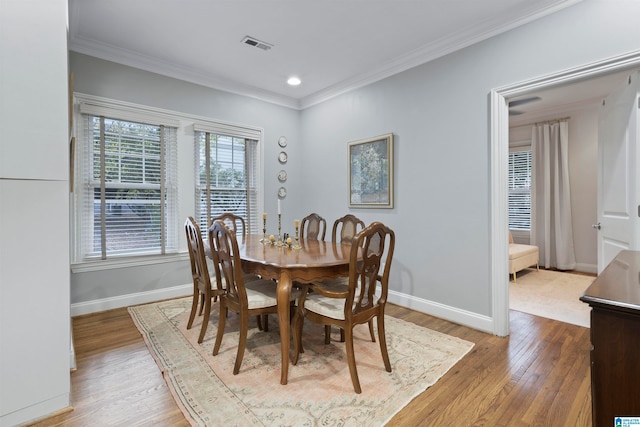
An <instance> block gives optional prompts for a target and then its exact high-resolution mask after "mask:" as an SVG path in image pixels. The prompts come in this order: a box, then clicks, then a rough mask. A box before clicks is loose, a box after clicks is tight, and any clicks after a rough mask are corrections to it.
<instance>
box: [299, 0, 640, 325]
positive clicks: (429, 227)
mask: <svg viewBox="0 0 640 427" xmlns="http://www.w3.org/2000/svg"><path fill="white" fill-rule="evenodd" d="M635 16H640V3H638V2H630V1H615V0H614V1H593V0H586V1H584V2H582V3H579V4H577V5H576V6H572V7H570V8H567V9H565V10H563V11H561V12H558V13H556V14H553V15H551V16H549V17H546V18H544V19H541V20H538V21H535V22H533V23H531V24H528V25H526V26H524V27H521V28H519V29H515V30H512V31H510V32H508V33H505V34H503V35H500V36H498V37H494V38H492V39H489V40H487V41H485V42H482V43H479V44H477V45H474V46H471V47H469V48H466V49H464V50H462V51H459V52H456V53H453V54H451V55H448V56H446V57H443V58H440V59H438V60H435V61H432V62H430V63H427V64H424V65H422V66H419V67H416V68H414V69H411V70H408V71H406V72H404V73H401V74H399V75H395V76H393V77H390V78H388V79H386V80H383V81H380V82H378V83H375V84H372V85H370V86H367V87H365V88H362V89H358V90H354V91H351V92H349V93H346V94H344V95H342V96H339V97H337V98H335V99H332V100H330V101H327V102H324V103H323V104H321V105H317V106H314V107H312V108H309V109H307V110H305V111H303V115H302V132H303V133H302V139H303V140H304V143H305V144H304V147H305V153H304V154H305V158H307V159H314V161H313V162H308V164H307V165H306V167H305V171H306V173H307V177H306V179H305V182H307V183H309V184H308V185H310V186H313V184H312V183H313V182H314V181H317V182H320V181H322V182H323V185H322V186H321V187H318V186H313V188H314V189H315V190H314V191H313V192H312V193H311V192H310V193H307V194H306V195H305V197H304V198H303V204H304V205H308V206H312V205H315V206H319V207H320V206H321V207H323V209H322V212H324V213H325V214H326V215H327V216H329V217H331V216H336V215H337V214H339V213H341V212H342V211H344V210H345V209H346V197H347V196H346V191H347V189H346V185H345V184H344V183H345V182H346V179H347V178H346V161H345V160H343V159H342V158H339V159H338V160H335V154H334V153H345V152H346V148H345V145H346V143H347V141H350V140H354V139H360V138H363V137H367V136H374V135H378V134H381V133H387V132H393V133H394V134H396V135H397V139H396V142H397V144H396V157H395V165H396V175H395V176H396V208H395V209H394V210H393V211H390V212H387V211H371V212H369V211H359V212H358V214H359V215H361V216H362V217H363V218H364V219H365V220H367V221H370V220H372V219H374V218H379V219H382V220H383V221H385V222H387V223H388V225H390V226H391V227H392V228H393V229H394V230H395V231H396V233H397V236H398V242H399V243H398V245H397V248H396V252H395V255H394V268H393V269H392V270H393V275H394V280H392V285H391V287H392V290H395V291H398V292H400V293H406V294H410V295H413V296H414V297H417V298H418V299H424V300H428V301H431V302H434V303H435V304H443V305H445V306H449V307H452V308H454V309H455V310H462V311H465V310H466V311H469V312H472V313H477V314H480V315H486V316H490V315H491V313H492V311H491V309H492V307H491V298H492V295H491V283H490V259H489V244H490V233H491V230H490V223H491V213H490V195H491V188H490V172H491V170H490V157H489V156H490V148H491V147H490V144H491V141H490V112H489V107H490V104H489V93H490V91H491V90H492V89H495V88H498V87H502V86H506V85H511V84H515V83H517V82H521V81H526V80H529V79H533V78H535V77H539V76H543V75H547V74H551V73H556V72H559V71H561V70H566V69H570V68H574V67H577V66H581V65H583V64H588V63H592V62H595V61H598V60H603V59H606V58H611V57H615V56H618V55H621V54H625V53H628V52H631V51H637V50H638V49H640V26H638V25H637V22H636V20H635V18H633V17H635ZM327 124H331V125H330V126H328V125H327ZM343 156H344V154H343ZM317 159H320V160H322V161H316V160H317ZM331 163H333V164H335V166H332V167H327V165H328V164H331ZM328 169H331V170H332V172H333V173H331V174H326V170H328ZM336 195H337V200H336Z"/></svg>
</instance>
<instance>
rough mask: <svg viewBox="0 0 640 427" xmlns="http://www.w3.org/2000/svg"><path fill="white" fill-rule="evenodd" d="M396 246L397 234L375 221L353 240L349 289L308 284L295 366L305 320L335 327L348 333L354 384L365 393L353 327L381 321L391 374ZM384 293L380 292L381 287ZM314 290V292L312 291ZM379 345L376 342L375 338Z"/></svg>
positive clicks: (296, 325) (296, 331)
mask: <svg viewBox="0 0 640 427" xmlns="http://www.w3.org/2000/svg"><path fill="white" fill-rule="evenodd" d="M394 247H395V233H394V232H393V230H391V229H390V228H388V227H387V226H385V225H384V224H382V223H381V222H374V223H372V224H371V225H369V226H368V227H366V228H365V229H364V230H362V231H361V232H360V233H358V234H356V236H354V237H353V239H352V243H351V253H350V259H349V285H348V288H347V289H346V290H333V289H325V288H323V287H321V286H320V287H319V286H315V285H306V286H303V288H302V294H301V296H300V298H299V300H298V307H297V309H296V314H295V316H294V319H293V342H294V359H293V364H294V365H295V364H297V363H298V358H299V356H300V353H301V350H302V327H303V324H304V320H305V318H306V319H309V320H311V321H313V322H316V323H320V324H324V325H334V326H337V327H339V328H342V329H344V331H345V347H346V353H347V362H348V365H349V373H350V375H351V382H352V383H353V388H354V390H355V392H356V393H361V392H362V389H361V387H360V380H359V379H358V371H357V369H356V360H355V355H354V347H353V328H354V327H355V326H356V325H359V324H363V323H368V322H369V321H370V320H373V318H376V319H377V325H378V341H379V343H380V351H381V353H382V360H383V362H384V366H385V369H386V370H387V372H391V362H390V361H389V354H388V352H387V341H386V336H385V330H384V309H385V304H386V302H387V293H388V291H389V271H390V269H391V260H392V258H393V251H394ZM378 284H379V285H380V291H379V292H377V291H376V288H377V285H378ZM310 288H312V289H313V290H314V292H309V289H310ZM372 341H374V342H375V339H372Z"/></svg>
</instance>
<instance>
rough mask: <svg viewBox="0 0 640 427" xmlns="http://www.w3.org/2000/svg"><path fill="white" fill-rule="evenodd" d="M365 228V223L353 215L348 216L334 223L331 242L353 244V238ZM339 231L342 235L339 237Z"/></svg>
mask: <svg viewBox="0 0 640 427" xmlns="http://www.w3.org/2000/svg"><path fill="white" fill-rule="evenodd" d="M364 227H365V224H364V221H363V220H361V219H360V218H358V217H357V216H355V215H352V214H346V215H345V216H343V217H342V218H338V219H336V220H335V221H334V222H333V228H332V230H331V241H333V242H340V243H342V242H351V239H352V238H353V236H355V235H356V234H358V232H359V231H361V230H362V229H363V228H364ZM338 230H339V231H340V234H339V235H338Z"/></svg>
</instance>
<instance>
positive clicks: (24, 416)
mask: <svg viewBox="0 0 640 427" xmlns="http://www.w3.org/2000/svg"><path fill="white" fill-rule="evenodd" d="M69 396H70V395H69V393H63V394H60V395H58V396H54V397H52V398H51V399H47V400H45V401H43V402H38V403H36V404H34V405H31V406H27V407H26V408H22V409H18V410H17V411H14V412H11V413H8V414H3V415H0V426H17V425H22V424H24V423H31V422H36V421H39V420H43V419H45V418H48V417H50V416H53V415H56V414H58V413H62V412H67V411H71V410H72V408H71V407H70V406H69Z"/></svg>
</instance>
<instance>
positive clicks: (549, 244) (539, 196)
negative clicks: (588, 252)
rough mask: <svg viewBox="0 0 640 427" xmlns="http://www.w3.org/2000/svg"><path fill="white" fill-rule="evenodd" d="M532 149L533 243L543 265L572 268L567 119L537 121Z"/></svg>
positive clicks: (574, 261) (573, 262)
mask: <svg viewBox="0 0 640 427" xmlns="http://www.w3.org/2000/svg"><path fill="white" fill-rule="evenodd" d="M531 150H532V153H533V159H532V163H533V164H532V168H533V177H532V190H531V244H533V245H536V246H538V248H539V249H540V265H541V266H543V267H545V268H558V269H560V270H573V269H574V268H575V266H576V257H575V252H574V247H573V226H572V222H571V189H570V185H569V123H568V121H567V120H561V121H558V122H546V123H540V124H536V125H535V126H534V127H533V132H532V136H531Z"/></svg>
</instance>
